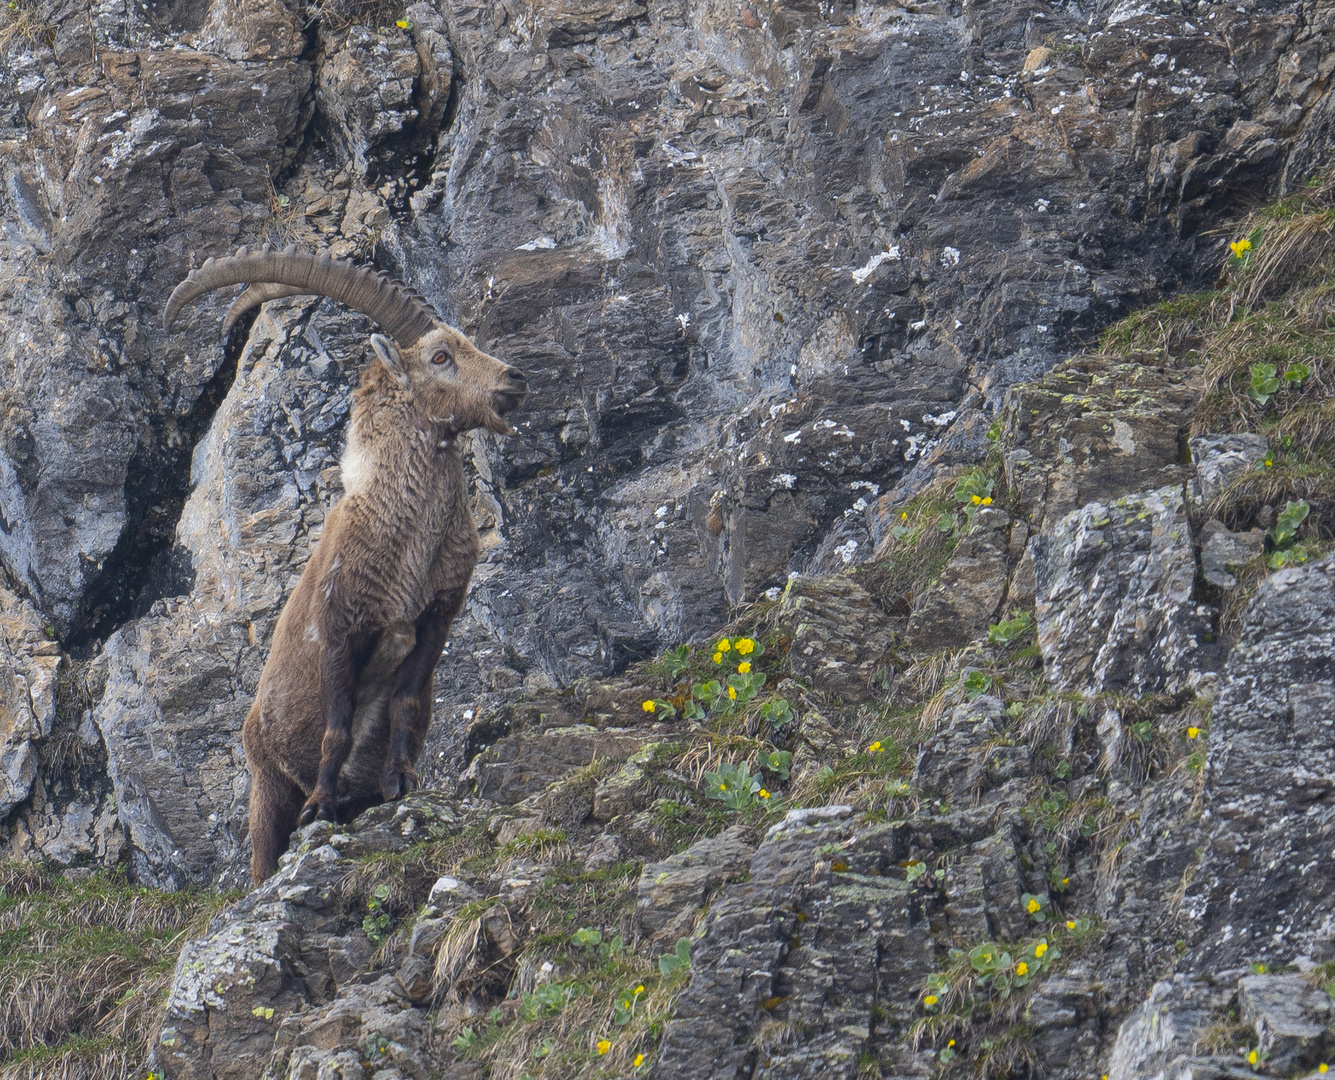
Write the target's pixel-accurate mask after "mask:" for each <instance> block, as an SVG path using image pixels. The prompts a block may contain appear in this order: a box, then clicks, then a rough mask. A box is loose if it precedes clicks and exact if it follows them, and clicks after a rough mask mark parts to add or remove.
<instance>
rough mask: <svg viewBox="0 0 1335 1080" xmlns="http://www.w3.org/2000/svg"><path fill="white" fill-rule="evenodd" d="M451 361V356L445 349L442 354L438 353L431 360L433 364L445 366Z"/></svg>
mask: <svg viewBox="0 0 1335 1080" xmlns="http://www.w3.org/2000/svg"><path fill="white" fill-rule="evenodd" d="M450 359H451V357H450V354H449V353H448V352H446V351H445V350H444V349H442V350H441V351H440V352H438V353H436V355H435V356H433V357H432V358H431V362H432V363H433V364H444V363H447V362H448V361H449V360H450Z"/></svg>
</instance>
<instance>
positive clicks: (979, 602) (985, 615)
mask: <svg viewBox="0 0 1335 1080" xmlns="http://www.w3.org/2000/svg"><path fill="white" fill-rule="evenodd" d="M1021 528H1023V526H1021ZM1010 533H1011V519H1010V518H1009V517H1008V516H1007V515H1006V514H1004V513H1001V512H1000V511H996V510H991V509H985V510H982V511H981V512H979V513H978V514H977V515H975V517H974V523H973V528H971V529H970V530H969V532H968V533H967V534H966V535H965V536H963V537H962V538H961V539H960V542H959V544H958V545H957V546H956V548H955V550H954V551H953V552H952V553H951V556H950V561H949V562H948V563H946V566H945V569H943V570H942V571H941V578H940V580H939V581H938V582H937V583H936V584H935V585H934V586H932V588H930V589H928V590H927V591H926V592H925V593H923V594H922V595H921V596H920V597H918V598H917V599H916V600H915V602H914V605H913V615H912V617H911V618H910V619H909V625H908V630H907V633H908V636H909V638H910V639H911V640H912V641H913V642H914V644H916V645H918V646H920V647H923V648H940V647H942V646H946V645H966V644H968V643H969V642H971V641H973V640H975V639H976V638H978V637H980V636H986V632H987V627H988V624H989V623H990V622H992V621H993V620H994V619H995V618H996V616H997V612H998V609H999V608H1000V607H1001V602H1002V600H1004V599H1005V596H1006V581H1007V579H1008V578H1009V577H1010V573H1009V569H1010V565H1009V564H1010V547H1011V545H1010Z"/></svg>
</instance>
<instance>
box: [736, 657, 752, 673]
mask: <svg viewBox="0 0 1335 1080" xmlns="http://www.w3.org/2000/svg"><path fill="white" fill-rule="evenodd" d="M737 674H738V675H749V674H751V665H750V664H748V663H747V662H746V661H745V660H743V661H742V662H741V663H740V664H738V665H737Z"/></svg>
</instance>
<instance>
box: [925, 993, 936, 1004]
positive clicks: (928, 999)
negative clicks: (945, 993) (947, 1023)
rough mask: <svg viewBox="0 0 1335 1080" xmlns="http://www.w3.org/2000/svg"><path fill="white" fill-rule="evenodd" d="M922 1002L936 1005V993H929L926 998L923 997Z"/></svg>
mask: <svg viewBox="0 0 1335 1080" xmlns="http://www.w3.org/2000/svg"><path fill="white" fill-rule="evenodd" d="M922 1003H923V1004H924V1005H935V1004H936V995H935V994H928V995H927V996H926V997H925V998H923V999H922Z"/></svg>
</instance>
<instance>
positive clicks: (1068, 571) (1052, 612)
mask: <svg viewBox="0 0 1335 1080" xmlns="http://www.w3.org/2000/svg"><path fill="white" fill-rule="evenodd" d="M1030 553H1031V555H1032V557H1033V561H1034V573H1035V578H1036V581H1037V608H1038V642H1039V646H1040V647H1041V648H1042V650H1043V662H1044V665H1045V667H1046V669H1047V673H1048V678H1049V679H1050V680H1051V681H1052V683H1053V685H1054V686H1057V687H1060V688H1063V689H1087V690H1126V691H1131V692H1135V693H1154V692H1169V693H1171V692H1174V691H1177V690H1179V689H1182V688H1183V687H1188V686H1192V685H1195V684H1196V683H1197V682H1198V681H1199V679H1200V677H1201V674H1202V673H1203V672H1206V671H1210V670H1212V669H1213V668H1214V667H1215V666H1216V665H1217V663H1218V659H1217V658H1215V657H1214V656H1213V655H1212V654H1211V651H1210V649H1209V647H1208V637H1209V635H1210V633H1211V629H1212V623H1211V619H1212V614H1213V613H1212V610H1211V609H1210V608H1209V607H1208V606H1206V605H1204V604H1202V603H1199V602H1197V601H1196V600H1195V599H1194V598H1193V595H1192V594H1193V590H1194V586H1195V577H1196V559H1195V556H1194V554H1193V552H1192V545H1191V527H1190V525H1189V523H1188V521H1187V508H1186V500H1185V499H1184V497H1183V494H1182V488H1181V487H1180V486H1173V487H1164V488H1159V489H1158V490H1156V491H1151V492H1146V493H1144V494H1138V495H1129V496H1126V497H1124V498H1119V499H1116V500H1113V501H1111V502H1109V503H1107V504H1104V503H1098V502H1094V503H1090V504H1089V505H1087V506H1084V507H1083V508H1081V509H1080V510H1076V511H1074V512H1072V513H1070V514H1068V515H1067V516H1066V517H1064V518H1062V519H1061V520H1059V521H1057V522H1055V523H1054V524H1052V525H1051V532H1045V533H1041V534H1040V535H1038V536H1036V537H1034V539H1033V540H1031V541H1030Z"/></svg>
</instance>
